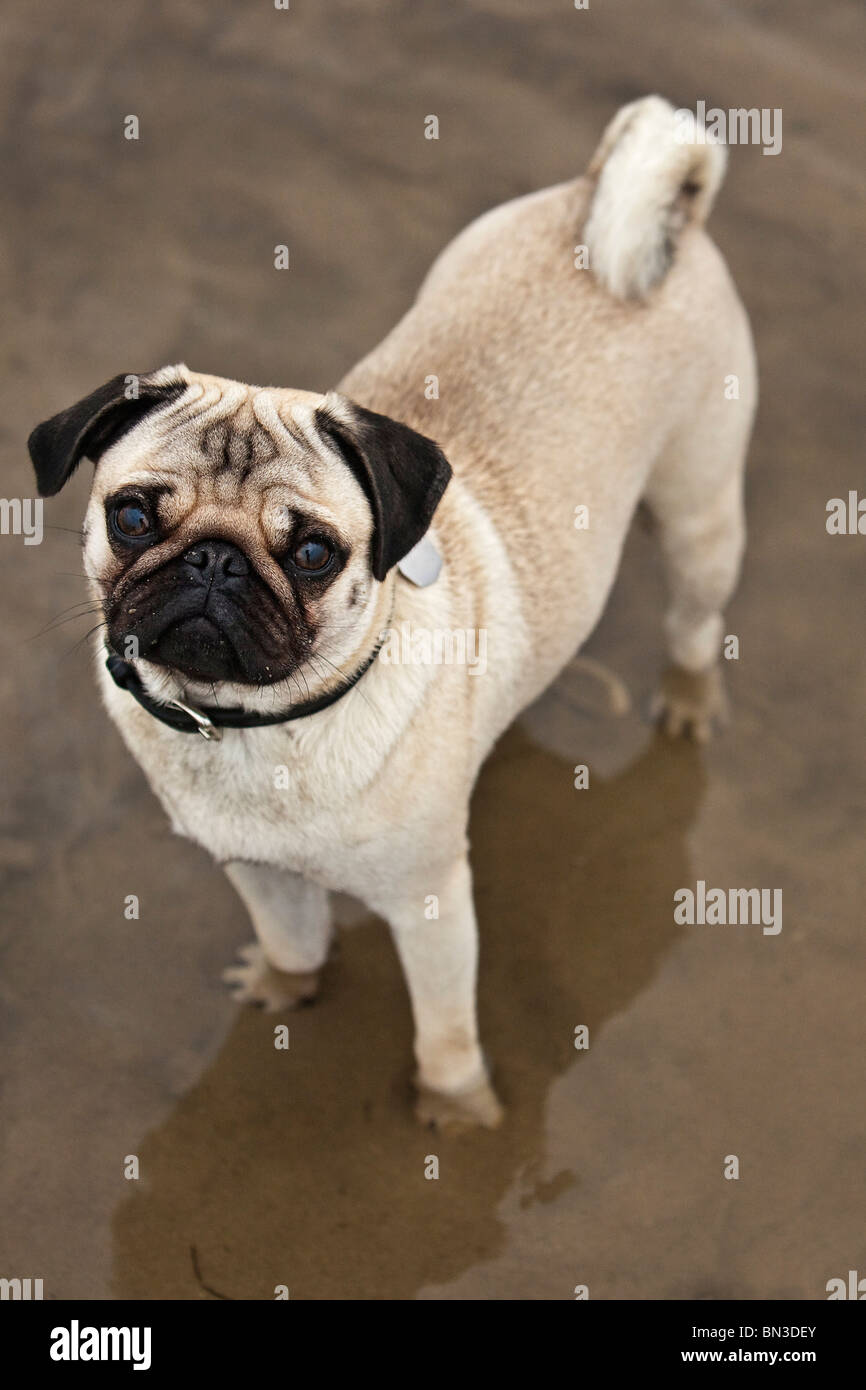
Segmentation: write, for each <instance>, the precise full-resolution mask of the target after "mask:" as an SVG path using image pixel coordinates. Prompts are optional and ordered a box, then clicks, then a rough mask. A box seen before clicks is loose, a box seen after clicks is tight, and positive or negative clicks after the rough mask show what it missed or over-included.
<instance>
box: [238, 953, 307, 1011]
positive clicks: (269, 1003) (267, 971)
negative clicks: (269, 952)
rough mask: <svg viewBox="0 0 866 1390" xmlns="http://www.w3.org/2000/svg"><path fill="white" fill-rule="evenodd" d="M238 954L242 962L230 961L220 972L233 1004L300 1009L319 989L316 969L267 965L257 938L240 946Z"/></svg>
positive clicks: (276, 1008) (273, 1009)
mask: <svg viewBox="0 0 866 1390" xmlns="http://www.w3.org/2000/svg"><path fill="white" fill-rule="evenodd" d="M238 955H239V956H240V958H241V960H242V961H243V962H244V963H243V965H230V966H228V967H227V969H225V970H224V971H223V972H222V978H223V980H224V981H225V983H226V984H227V985H228V986H229V989H230V991H231V996H232V998H233V999H234V1001H235V1003H236V1004H253V1005H255V1006H256V1007H257V1008H260V1009H264V1011H265V1012H266V1013H276V1012H277V1011H278V1010H280V1009H299V1008H303V1007H304V1005H306V1004H312V1002H313V1000H314V999H315V998H316V996H317V994H318V992H319V972H318V971H317V970H312V971H307V972H297V973H294V972H293V973H289V972H288V971H286V970H276V969H275V968H274V967H273V966H272V965H269V964H268V962H267V960H266V959H265V954H264V952H263V951H262V948H261V946H259V945H258V943H257V942H253V943H252V944H251V945H249V946H242V947H241V948H240V950H239V951H238Z"/></svg>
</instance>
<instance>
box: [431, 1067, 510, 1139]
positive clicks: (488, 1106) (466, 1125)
mask: <svg viewBox="0 0 866 1390" xmlns="http://www.w3.org/2000/svg"><path fill="white" fill-rule="evenodd" d="M416 1085H417V1088H418V1100H417V1102H416V1105H415V1118H416V1119H417V1120H419V1121H420V1123H421V1124H422V1125H428V1126H429V1127H430V1128H431V1129H438V1130H440V1131H442V1132H444V1133H446V1134H458V1133H460V1132H461V1131H463V1130H467V1129H477V1128H478V1126H479V1125H480V1126H482V1127H483V1128H484V1129H496V1127H497V1126H498V1125H500V1124H501V1123H502V1120H503V1117H504V1115H505V1111H504V1110H503V1108H502V1106H501V1104H500V1102H499V1099H498V1097H497V1095H496V1092H495V1091H494V1089H493V1087H492V1086H491V1084H490V1082H489V1081H488V1080H487V1078H486V1077H485V1079H484V1080H483V1081H479V1082H476V1084H475V1085H474V1086H472V1087H470V1088H469V1089H467V1090H465V1091H458V1092H456V1093H452V1094H446V1093H445V1092H444V1091H434V1090H432V1089H431V1088H430V1087H429V1086H425V1085H424V1084H423V1083H422V1082H416Z"/></svg>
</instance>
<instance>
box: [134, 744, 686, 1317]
mask: <svg viewBox="0 0 866 1390" xmlns="http://www.w3.org/2000/svg"><path fill="white" fill-rule="evenodd" d="M703 784H704V774H703V769H702V764H701V760H700V757H699V755H698V753H697V751H696V750H695V749H694V748H693V747H692V746H690V745H688V744H685V743H671V742H669V741H668V740H667V739H665V738H663V737H662V736H660V735H656V736H655V737H654V738H653V739H652V740H651V742H650V743H649V745H648V746H647V748H646V750H645V751H644V752H643V753H642V754H641V755H640V756H639V757H638V758H637V759H636V760H635V761H634V762H633V763H632V764H631V766H629V767H628V768H627V769H626V770H625V771H624V772H622V773H621V774H620V775H618V776H615V777H613V778H611V779H610V780H608V781H601V780H600V779H598V778H596V777H592V779H591V785H590V788H589V789H588V790H576V789H575V788H574V785H573V774H572V768H571V767H570V766H568V765H567V764H566V763H565V761H564V760H563V759H561V758H558V757H556V756H554V755H552V754H551V753H549V752H545V751H542V750H540V749H539V748H538V747H537V746H536V745H535V744H534V743H531V742H530V741H529V739H528V737H527V736H526V734H525V733H524V732H523V731H522V730H521V729H520V728H519V727H515V728H512V729H511V730H510V731H509V733H508V734H507V735H506V736H505V738H504V739H503V740H502V742H501V743H500V745H499V747H498V748H497V750H496V752H495V754H494V755H493V757H492V758H491V759H490V761H489V762H488V763H487V765H486V766H485V768H484V770H483V772H482V776H481V779H480V782H479V785H478V788H477V791H476V795H475V799H474V802H473V809H472V862H473V866H474V872H475V882H476V901H477V906H478V916H479V921H480V927H481V987H480V1015H481V1032H482V1038H483V1040H484V1043H485V1046H486V1048H487V1049H488V1051H489V1054H490V1057H491V1059H492V1062H493V1068H494V1077H495V1081H496V1085H497V1089H498V1090H499V1092H500V1095H501V1096H502V1098H503V1100H504V1102H505V1104H506V1106H507V1111H508V1113H507V1117H506V1121H505V1123H504V1125H503V1127H502V1128H501V1129H500V1130H498V1131H496V1132H493V1133H490V1132H475V1133H472V1134H468V1135H463V1136H459V1137H443V1136H441V1135H438V1134H436V1133H434V1132H432V1131H429V1130H423V1129H421V1128H419V1127H418V1126H417V1125H416V1124H415V1122H414V1120H413V1118H412V1115H411V1106H410V1084H409V1079H410V1070H409V1066H408V1059H409V1058H410V1057H411V1028H410V1017H409V1007H408V1001H407V996H406V992H405V987H404V985H403V983H402V980H401V977H400V973H399V967H398V965H397V962H396V958H395V955H394V952H393V948H392V946H391V943H390V940H389V938H388V934H387V932H386V930H385V929H384V928H383V927H382V925H381V924H380V923H376V922H373V921H372V920H370V921H368V922H367V923H366V924H365V925H363V926H361V927H359V928H356V929H355V930H352V931H349V932H346V933H344V934H343V936H342V942H341V947H340V951H339V956H338V959H337V960H336V961H335V963H334V965H333V967H331V968H329V971H328V973H327V976H326V981H325V990H324V994H323V998H322V999H321V1000H320V1002H319V1003H318V1004H317V1006H316V1007H315V1008H313V1009H309V1010H304V1011H303V1012H301V1013H296V1014H287V1015H279V1016H278V1015H273V1014H260V1013H256V1012H253V1011H248V1010H245V1011H242V1012H240V1013H239V1014H238V1016H237V1021H236V1022H235V1024H234V1026H233V1028H232V1030H231V1032H230V1034H229V1036H228V1038H227V1041H226V1042H225V1044H224V1046H223V1048H222V1050H221V1052H220V1053H219V1055H218V1057H217V1058H216V1060H215V1062H214V1063H213V1065H212V1066H210V1068H209V1069H208V1070H207V1072H206V1073H205V1074H204V1075H203V1076H202V1077H201V1079H200V1080H199V1082H198V1083H197V1084H196V1086H195V1087H194V1088H193V1089H192V1090H191V1091H190V1092H189V1093H188V1094H187V1095H186V1096H185V1097H184V1098H183V1100H182V1101H181V1102H180V1103H179V1104H178V1105H177V1107H176V1109H175V1110H174V1111H173V1113H172V1114H171V1116H170V1118H169V1119H168V1121H167V1122H166V1123H164V1124H163V1125H162V1126H161V1127H160V1128H158V1129H156V1130H154V1131H153V1132H152V1133H151V1134H149V1135H148V1136H147V1138H146V1139H145V1141H144V1142H143V1144H142V1145H141V1146H140V1150H139V1159H140V1165H141V1180H140V1182H138V1183H135V1184H134V1192H133V1194H132V1195H131V1196H129V1197H127V1198H125V1199H124V1201H123V1202H122V1204H121V1205H120V1207H119V1208H118V1210H117V1211H116V1213H115V1216H114V1219H113V1233H114V1256H115V1259H114V1264H115V1289H116V1294H117V1296H119V1297H122V1298H181V1299H184V1298H207V1297H222V1298H231V1299H239V1298H242V1299H251V1298H252V1299H255V1298H263V1299H272V1298H274V1296H275V1289H276V1288H277V1286H280V1285H284V1286H286V1287H287V1288H288V1290H289V1293H290V1297H292V1298H316V1299H328V1298H334V1299H343V1298H345V1299H392V1298H396V1299H406V1298H412V1297H414V1295H415V1294H416V1293H417V1292H418V1291H419V1289H421V1288H422V1287H423V1286H424V1285H426V1284H429V1283H436V1284H441V1283H443V1282H445V1281H447V1280H450V1279H453V1278H455V1277H456V1276H457V1275H458V1274H460V1273H461V1272H462V1271H464V1270H465V1269H467V1268H469V1267H471V1266H473V1265H475V1264H477V1263H478V1262H480V1261H482V1260H487V1259H490V1258H491V1257H492V1256H494V1255H495V1254H496V1252H497V1250H498V1249H499V1248H500V1247H501V1243H502V1241H503V1238H504V1234H505V1228H504V1225H503V1223H502V1221H501V1220H500V1217H499V1215H498V1208H499V1204H500V1202H501V1199H502V1197H503V1196H504V1194H505V1193H506V1192H507V1191H508V1190H509V1189H510V1188H511V1187H512V1185H513V1184H515V1182H517V1183H519V1184H520V1185H521V1186H523V1187H525V1186H526V1183H527V1182H528V1181H530V1180H531V1179H532V1174H533V1170H537V1169H538V1167H539V1165H540V1162H541V1160H542V1158H543V1133H544V1116H545V1102H546V1098H547V1094H548V1091H549V1088H550V1086H551V1083H552V1082H553V1081H554V1079H555V1078H556V1077H557V1076H558V1075H559V1074H561V1073H562V1072H564V1071H565V1070H566V1069H568V1068H570V1067H579V1066H580V1059H581V1057H582V1056H583V1055H584V1054H583V1053H581V1052H580V1051H577V1050H576V1049H575V1046H574V1030H575V1027H576V1026H577V1025H579V1024H585V1025H587V1026H588V1028H589V1030H590V1037H591V1039H592V1046H593V1048H598V1047H603V1045H604V1023H605V1021H606V1020H607V1019H608V1018H610V1017H612V1016H613V1015H615V1014H616V1013H618V1012H619V1011H621V1010H622V1009H624V1008H625V1007H627V1005H628V1004H629V1002H630V1001H631V1000H633V999H634V998H635V996H636V995H638V994H639V992H640V991H641V990H642V989H644V988H645V986H646V985H647V984H648V983H649V981H650V980H651V979H652V977H653V975H654V973H655V971H656V969H657V968H658V966H659V964H660V962H661V960H662V958H663V957H664V955H665V953H666V951H667V950H668V948H669V947H670V946H671V945H672V944H673V943H674V941H675V940H676V939H677V938H678V936H679V935H680V933H681V931H682V929H681V928H678V927H676V926H675V925H674V921H673V899H672V893H673V888H674V887H675V886H679V885H680V884H683V883H687V882H688V881H689V877H690V875H689V869H688V859H687V852H686V849H685V836H686V832H687V831H688V829H689V827H690V825H691V823H692V821H693V819H694V816H695V813H696V810H697V807H698V803H699V800H700V797H701V793H702V790H703ZM283 1023H285V1024H288V1027H289V1030H290V1031H289V1048H288V1050H285V1049H278V1048H276V1047H275V1045H274V1043H275V1032H274V1030H275V1028H276V1027H278V1026H279V1025H280V1024H283ZM431 1156H435V1157H436V1158H437V1159H438V1165H439V1177H438V1180H432V1179H430V1178H428V1177H425V1170H426V1171H427V1172H428V1173H429V1172H431V1171H432V1170H433V1167H434V1165H433V1164H432V1163H431V1161H430V1158H431ZM548 1186H549V1184H548Z"/></svg>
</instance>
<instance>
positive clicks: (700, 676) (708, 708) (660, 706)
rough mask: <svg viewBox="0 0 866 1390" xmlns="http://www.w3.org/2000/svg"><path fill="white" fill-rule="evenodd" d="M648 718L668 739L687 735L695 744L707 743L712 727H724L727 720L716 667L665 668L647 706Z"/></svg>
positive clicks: (726, 704) (724, 697) (719, 674)
mask: <svg viewBox="0 0 866 1390" xmlns="http://www.w3.org/2000/svg"><path fill="white" fill-rule="evenodd" d="M650 716H651V718H653V719H655V720H657V721H658V723H659V724H660V725H661V727H662V728H663V729H664V731H665V733H666V734H668V735H669V736H670V737H671V738H677V737H679V736H680V735H682V734H688V735H691V737H692V738H693V739H694V740H695V742H696V743H707V742H708V740H709V738H710V736H711V734H712V732H713V726H714V725H715V724H719V725H721V726H724V725H726V724H727V723H728V719H729V713H728V700H727V696H726V695H725V687H724V684H723V682H722V673H721V671H720V670H719V668H718V667H717V666H713V667H712V668H711V669H710V670H709V671H698V672H695V671H685V670H683V668H682V667H681V666H669V667H668V668H667V670H666V671H665V673H664V675H663V676H662V682H661V687H660V689H659V691H658V693H657V694H656V696H655V698H654V699H653V702H652V705H651V706H650Z"/></svg>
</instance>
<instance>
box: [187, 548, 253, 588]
mask: <svg viewBox="0 0 866 1390" xmlns="http://www.w3.org/2000/svg"><path fill="white" fill-rule="evenodd" d="M183 558H184V560H185V561H186V563H187V564H188V565H192V567H193V569H196V570H198V572H199V577H200V579H201V582H202V583H205V584H208V585H211V584H216V585H217V586H218V587H220V588H223V587H228V586H229V581H230V580H232V579H243V578H244V577H245V575H248V574H249V572H250V567H249V563H248V561H247V558H246V556H245V555H243V554H242V552H241V551H240V550H238V548H237V546H236V545H231V544H230V543H229V542H228V541H199V542H198V543H197V544H196V545H194V546H192V547H191V548H190V549H189V550H188V551H187V552H186V554H185V555H184V557H183Z"/></svg>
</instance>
